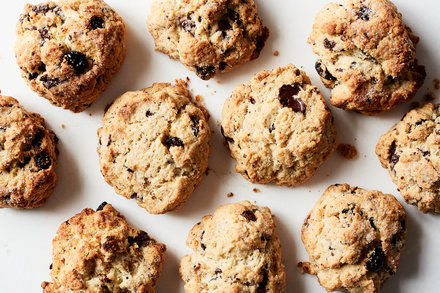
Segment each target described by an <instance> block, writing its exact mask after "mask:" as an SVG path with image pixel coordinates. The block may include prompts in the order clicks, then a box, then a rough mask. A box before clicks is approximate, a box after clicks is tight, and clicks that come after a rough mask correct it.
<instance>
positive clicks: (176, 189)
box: [98, 80, 211, 214]
mask: <svg viewBox="0 0 440 293" xmlns="http://www.w3.org/2000/svg"><path fill="white" fill-rule="evenodd" d="M203 111H204V110H202V109H201V108H199V107H197V106H196V105H195V104H194V103H192V101H191V95H190V93H189V91H188V89H187V87H186V84H184V83H183V82H182V81H181V80H179V81H177V83H176V85H175V86H172V85H171V84H169V83H155V84H153V86H152V87H150V88H146V89H142V90H138V91H133V92H127V93H125V94H123V95H122V96H120V97H119V98H117V99H116V100H115V101H114V102H113V105H111V106H110V108H109V109H108V110H107V112H106V113H105V115H104V118H103V120H102V121H103V127H102V128H100V129H99V130H98V136H99V145H98V154H99V162H100V164H101V173H102V175H103V176H104V179H105V180H106V181H107V183H108V184H110V185H111V186H113V187H114V188H115V191H116V193H118V194H121V195H123V196H125V197H127V198H134V199H136V200H137V203H138V205H139V206H141V207H143V208H144V209H146V210H147V211H148V212H150V213H152V214H161V213H165V212H168V211H172V210H176V209H179V208H180V207H182V205H183V204H184V203H185V201H186V200H187V199H188V197H189V196H190V195H191V193H192V192H193V191H194V188H195V186H196V185H198V184H199V183H200V182H201V180H202V175H203V173H204V172H205V170H206V168H207V167H208V154H209V140H210V137H211V131H210V129H209V126H208V122H207V117H205V115H204V112H203Z"/></svg>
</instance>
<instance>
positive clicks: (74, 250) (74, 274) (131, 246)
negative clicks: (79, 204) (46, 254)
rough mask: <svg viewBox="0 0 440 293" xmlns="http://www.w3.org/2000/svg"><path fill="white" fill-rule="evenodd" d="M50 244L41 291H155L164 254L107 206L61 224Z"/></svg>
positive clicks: (143, 233)
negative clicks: (47, 272)
mask: <svg viewBox="0 0 440 293" xmlns="http://www.w3.org/2000/svg"><path fill="white" fill-rule="evenodd" d="M52 244H53V253H52V254H53V259H52V264H51V266H50V276H51V278H52V282H51V283H50V282H43V283H42V284H41V287H42V288H43V292H44V293H66V292H70V293H88V292H90V293H92V292H93V293H106V292H112V293H153V292H154V287H155V286H156V283H157V279H158V278H159V275H160V272H161V269H162V263H163V261H164V253H165V250H166V247H165V245H164V244H161V243H158V242H156V240H154V239H153V238H151V237H150V236H149V235H148V234H147V233H146V232H144V231H142V230H138V229H135V228H133V227H132V226H130V225H129V224H127V222H126V221H125V218H124V216H123V215H121V214H120V213H119V212H118V211H117V210H115V209H114V208H113V207H112V206H111V205H110V204H107V203H106V202H103V203H102V204H101V205H100V206H99V207H98V209H97V210H96V212H95V211H94V210H92V209H84V210H83V211H82V212H81V213H79V214H77V215H75V216H74V217H72V218H71V219H69V220H67V221H65V222H64V223H62V224H61V226H60V228H59V229H58V232H57V235H56V237H55V238H54V239H53V242H52Z"/></svg>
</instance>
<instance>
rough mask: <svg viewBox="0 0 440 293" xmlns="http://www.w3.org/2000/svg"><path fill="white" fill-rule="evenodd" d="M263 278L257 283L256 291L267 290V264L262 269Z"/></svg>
mask: <svg viewBox="0 0 440 293" xmlns="http://www.w3.org/2000/svg"><path fill="white" fill-rule="evenodd" d="M261 273H262V275H263V278H262V280H261V282H259V283H258V287H257V293H265V292H267V288H266V287H267V284H268V283H269V271H268V270H267V265H266V267H265V268H263V269H262V272H261Z"/></svg>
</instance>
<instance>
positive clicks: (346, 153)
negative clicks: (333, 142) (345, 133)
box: [336, 143, 358, 160]
mask: <svg viewBox="0 0 440 293" xmlns="http://www.w3.org/2000/svg"><path fill="white" fill-rule="evenodd" d="M336 150H337V151H338V154H340V155H341V156H342V157H344V158H345V159H347V160H351V159H354V158H356V157H357V155H358V151H357V149H356V148H355V147H354V146H352V145H351V144H343V143H340V144H339V145H338V148H337V149H336Z"/></svg>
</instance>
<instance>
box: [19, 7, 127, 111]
mask: <svg viewBox="0 0 440 293" xmlns="http://www.w3.org/2000/svg"><path fill="white" fill-rule="evenodd" d="M16 33H17V41H16V43H15V49H14V51H15V55H16V57H17V63H18V65H19V66H20V69H21V74H22V77H23V79H24V80H25V81H26V83H27V84H28V86H29V87H30V88H31V89H32V90H33V91H35V92H37V93H38V94H39V95H40V96H42V97H45V98H46V99H48V100H49V102H50V103H52V104H53V105H56V106H59V107H63V108H64V109H69V110H71V111H72V112H81V111H84V110H85V109H86V108H88V107H89V106H90V104H91V103H92V102H93V101H94V100H95V99H96V98H97V97H98V96H99V94H100V93H101V92H102V91H104V89H105V88H106V87H107V84H108V83H109V82H110V80H111V78H112V77H113V75H115V74H116V73H117V72H118V71H119V68H120V67H121V64H122V61H123V60H124V57H125V51H126V49H125V24H124V22H123V21H122V18H121V17H120V16H119V15H118V14H117V13H116V12H115V11H114V10H113V9H112V8H111V7H110V6H108V5H107V4H106V3H105V2H104V1H102V0H58V1H48V2H44V3H41V4H37V5H31V4H27V5H26V6H25V12H24V13H23V14H22V15H21V16H20V19H19V21H18V22H17V26H16Z"/></svg>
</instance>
